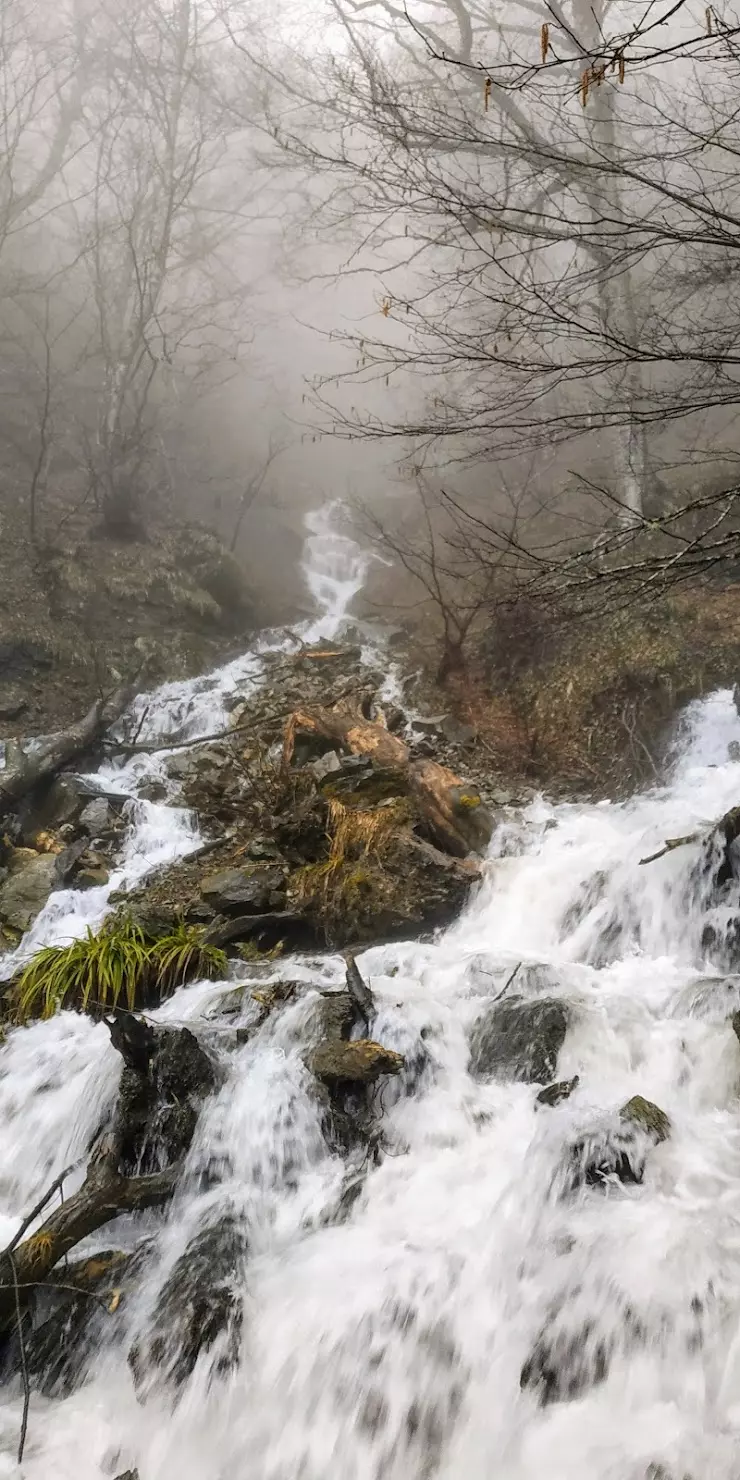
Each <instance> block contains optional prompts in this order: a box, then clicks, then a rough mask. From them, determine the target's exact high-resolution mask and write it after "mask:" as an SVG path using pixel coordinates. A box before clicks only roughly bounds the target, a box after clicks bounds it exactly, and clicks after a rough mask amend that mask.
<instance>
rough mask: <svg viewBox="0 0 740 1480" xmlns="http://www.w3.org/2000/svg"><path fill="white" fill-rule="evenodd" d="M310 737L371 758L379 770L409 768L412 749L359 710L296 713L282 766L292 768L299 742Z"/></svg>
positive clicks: (287, 732)
mask: <svg viewBox="0 0 740 1480" xmlns="http://www.w3.org/2000/svg"><path fill="white" fill-rule="evenodd" d="M308 735H317V736H319V737H320V738H321V739H322V740H329V741H331V742H333V743H334V744H336V745H340V746H343V747H344V748H345V749H347V750H348V751H350V753H351V754H352V755H368V756H370V757H371V758H372V759H373V760H374V761H376V762H377V764H378V765H379V766H388V767H390V768H391V769H398V770H406V769H407V768H408V764H409V759H410V757H409V749H408V746H407V745H405V744H404V742H403V740H399V738H398V736H397V735H392V734H391V732H390V730H387V729H386V728H385V726H384V725H381V724H378V723H377V722H376V721H374V720H369V719H365V718H364V717H363V715H362V714H361V713H360V711H359V710H358V709H356V708H351V709H350V708H348V707H346V706H338V707H336V708H334V709H297V710H295V711H294V712H293V714H291V716H290V718H289V720H288V723H287V725H286V727H285V737H284V740H283V763H284V765H285V766H286V767H287V766H290V765H291V764H292V761H293V755H294V752H295V748H296V742H297V740H298V739H299V738H300V737H301V736H308Z"/></svg>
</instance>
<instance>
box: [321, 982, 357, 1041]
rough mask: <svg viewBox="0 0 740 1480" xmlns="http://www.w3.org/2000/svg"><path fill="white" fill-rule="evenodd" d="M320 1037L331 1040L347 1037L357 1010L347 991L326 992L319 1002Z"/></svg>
mask: <svg viewBox="0 0 740 1480" xmlns="http://www.w3.org/2000/svg"><path fill="white" fill-rule="evenodd" d="M319 1016H320V1024H321V1037H322V1039H327V1040H329V1041H331V1042H340V1041H344V1040H346V1039H348V1038H349V1036H350V1034H351V1032H352V1029H353V1027H354V1025H355V1022H356V1019H357V1010H356V1008H355V1004H354V1002H353V1001H352V998H351V997H350V994H349V992H326V993H325V994H324V995H323V996H322V999H321V1002H320V1004H319Z"/></svg>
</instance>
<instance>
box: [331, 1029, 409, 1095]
mask: <svg viewBox="0 0 740 1480" xmlns="http://www.w3.org/2000/svg"><path fill="white" fill-rule="evenodd" d="M308 1062H309V1068H310V1069H311V1071H312V1073H313V1074H315V1075H316V1078H317V1079H320V1080H321V1081H322V1083H323V1084H326V1085H327V1086H329V1087H330V1088H333V1087H335V1086H336V1085H342V1084H374V1083H375V1081H376V1079H380V1078H381V1076H382V1075H384V1074H400V1073H401V1070H402V1069H403V1065H404V1059H403V1054H400V1053H396V1052H395V1051H394V1050H393V1049H392V1048H383V1045H382V1044H380V1043H373V1042H372V1040H371V1039H369V1038H356V1039H354V1040H353V1041H352V1042H346V1041H344V1040H342V1039H339V1038H332V1039H326V1040H325V1041H324V1042H323V1043H319V1044H318V1045H317V1047H316V1048H315V1049H314V1050H313V1052H312V1053H311V1055H310V1057H309V1061H308Z"/></svg>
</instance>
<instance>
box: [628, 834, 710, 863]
mask: <svg viewBox="0 0 740 1480" xmlns="http://www.w3.org/2000/svg"><path fill="white" fill-rule="evenodd" d="M700 837H701V833H687V834H686V837H685V838H666V842H665V846H664V847H663V848H659V849H658V852H657V853H651V854H650V856H649V857H648V858H641V859H640V864H643V863H655V860H656V858H662V857H663V856H664V854H666V853H672V852H673V849H674V848H685V847H686V844H687V843H698V841H699V839H700Z"/></svg>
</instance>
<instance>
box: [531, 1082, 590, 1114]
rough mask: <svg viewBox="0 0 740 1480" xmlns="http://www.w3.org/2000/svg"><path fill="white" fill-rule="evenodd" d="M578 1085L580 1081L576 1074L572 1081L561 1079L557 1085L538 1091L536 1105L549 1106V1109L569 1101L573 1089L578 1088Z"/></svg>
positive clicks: (549, 1085)
mask: <svg viewBox="0 0 740 1480" xmlns="http://www.w3.org/2000/svg"><path fill="white" fill-rule="evenodd" d="M579 1083H580V1080H579V1077H578V1075H577V1074H576V1076H575V1078H574V1079H561V1080H560V1081H559V1082H558V1083H557V1084H548V1086H547V1088H546V1089H541V1090H540V1092H539V1094H538V1096H537V1101H536V1103H537V1104H538V1105H549V1106H550V1107H551V1108H553V1107H554V1106H555V1105H561V1104H562V1103H563V1100H569V1099H570V1097H571V1095H572V1093H573V1091H574V1089H577V1088H578V1085H579Z"/></svg>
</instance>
